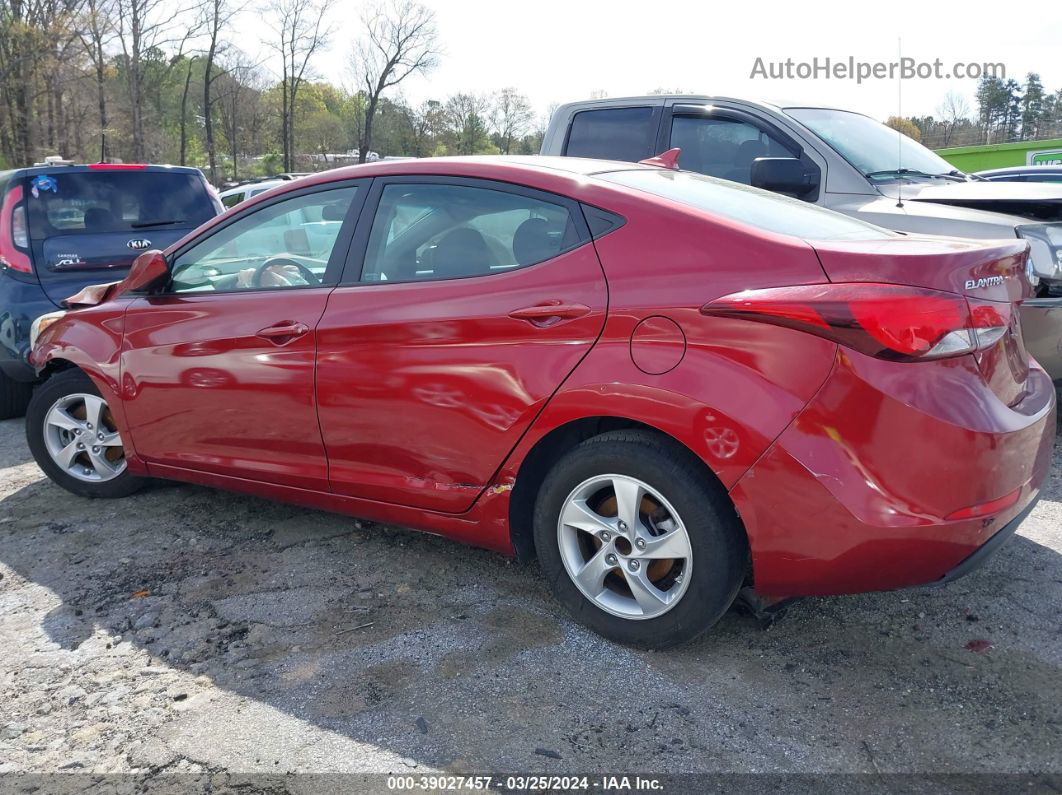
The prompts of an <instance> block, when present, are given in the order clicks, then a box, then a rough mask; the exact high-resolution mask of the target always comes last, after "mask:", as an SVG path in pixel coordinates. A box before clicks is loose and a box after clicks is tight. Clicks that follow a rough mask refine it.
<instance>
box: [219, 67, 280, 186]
mask: <svg viewBox="0 0 1062 795" xmlns="http://www.w3.org/2000/svg"><path fill="white" fill-rule="evenodd" d="M230 57H231V59H232V60H231V61H230V62H229V63H228V64H227V65H226V67H225V70H224V74H223V76H222V77H221V79H220V84H219V87H218V111H219V113H218V115H219V116H220V121H221V128H222V130H223V131H224V133H225V138H226V139H227V140H228V142H229V156H230V157H231V158H232V178H233V179H239V158H240V146H241V142H243V143H246V144H247V145H248V146H250V147H252V148H254V147H257V145H258V140H257V138H258V131H259V128H260V126H261V119H262V103H261V101H260V99H261V95H262V93H263V92H264V91H265V88H266V85H267V82H268V81H267V80H266V79H265V77H264V76H263V75H262V74H261V71H260V70H259V68H258V65H257V64H254V63H252V62H251V61H250V60H249V59H248V58H247V57H246V56H244V55H243V54H242V53H235V54H234V55H232V56H230Z"/></svg>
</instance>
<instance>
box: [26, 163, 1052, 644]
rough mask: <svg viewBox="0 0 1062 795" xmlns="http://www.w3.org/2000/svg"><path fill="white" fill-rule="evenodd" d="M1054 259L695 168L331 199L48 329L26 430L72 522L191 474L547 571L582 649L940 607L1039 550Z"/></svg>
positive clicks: (161, 258)
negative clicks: (822, 611)
mask: <svg viewBox="0 0 1062 795" xmlns="http://www.w3.org/2000/svg"><path fill="white" fill-rule="evenodd" d="M318 219H322V220H318ZM1027 258H1028V243H1027V242H1026V241H1024V240H1018V239H1011V240H1009V241H995V242H981V241H969V240H966V241H963V240H954V239H946V238H926V239H918V238H915V237H912V236H904V235H899V234H896V233H894V232H890V231H886V230H884V229H881V228H879V227H876V226H873V225H871V224H867V223H865V222H863V221H860V220H857V219H855V218H850V217H847V216H844V215H841V214H839V213H835V212H832V211H829V210H824V209H821V208H819V207H815V206H814V205H811V204H808V203H805V202H801V201H797V200H794V199H789V198H786V197H783V196H779V195H777V194H773V193H768V192H766V191H760V190H756V189H754V188H750V187H747V186H742V185H737V184H735V183H733V182H727V181H724V180H717V179H712V178H709V177H704V176H701V175H698V174H692V173H688V172H678V171H674V170H670V169H666V168H654V167H647V166H640V165H630V164H626V163H616V162H606V161H594V160H577V159H571V158H527V159H524V160H521V159H519V158H469V159H430V160H415V161H402V162H380V163H377V164H373V165H366V166H355V167H350V168H345V169H337V170H334V171H329V172H325V173H322V174H318V175H316V176H314V177H307V178H306V179H303V180H300V181H298V182H295V183H292V184H290V185H286V186H284V187H282V188H277V189H274V190H273V191H270V192H269V193H267V194H263V195H261V196H258V197H256V198H254V199H250V200H249V201H247V202H244V203H243V204H241V205H239V206H238V207H236V208H234V209H233V210H232V211H230V212H229V213H226V214H225V215H223V216H221V217H220V218H216V219H214V220H213V221H211V222H210V223H208V224H206V225H205V226H203V227H201V228H200V229H198V230H197V231H196V232H194V233H193V234H191V235H189V236H188V237H186V238H184V239H183V240H181V241H179V242H178V243H175V244H174V245H172V246H170V247H169V248H168V249H167V250H166V251H165V252H164V253H163V252H151V253H146V254H144V255H143V256H142V257H141V258H140V259H138V260H137V263H136V264H135V265H134V268H133V270H132V271H131V272H130V274H129V276H128V277H127V278H126V279H125V280H124V281H123V282H121V283H116V284H110V285H100V286H97V287H94V288H88V289H86V290H85V291H83V293H82V294H81V295H79V296H76V297H74V298H72V299H71V301H70V305H71V306H70V310H69V311H67V312H66V313H65V314H64V313H57V314H56V315H54V316H52V317H50V318H49V319H48V322H47V323H41V324H39V326H38V328H39V329H40V331H39V332H38V333H39V337H38V339H37V341H36V346H35V348H34V352H33V355H32V359H33V363H34V364H35V366H37V367H38V368H40V369H41V371H42V373H43V374H45V375H47V376H48V380H47V381H46V382H45V383H44V384H43V385H42V386H41V387H39V388H38V389H37V391H36V393H35V395H34V398H33V402H32V403H31V405H30V408H29V412H28V414H27V419H26V423H27V424H26V430H27V436H28V439H29V445H30V449H31V450H32V452H33V455H34V457H35V459H36V460H37V462H38V463H39V464H40V466H41V468H42V469H43V470H44V471H45V472H46V473H47V475H48V476H49V477H50V478H52V479H53V480H54V481H55V482H56V483H58V484H59V485H60V486H62V487H64V488H66V489H67V490H69V491H71V492H73V493H74V494H79V495H83V496H88V497H120V496H124V495H127V494H131V493H132V492H134V491H136V490H137V489H138V488H140V487H141V486H142V485H143V484H144V482H145V479H146V478H169V479H174V480H181V481H188V482H192V483H200V484H205V485H209V486H213V487H219V488H227V489H233V490H237V491H244V492H249V493H252V494H257V495H260V496H264V497H269V498H272V499H282V500H290V501H292V502H298V503H301V504H304V505H311V506H315V507H318V508H322V509H326V510H332V511H338V512H342V513H348V514H351V515H354V516H360V517H365V518H369V519H373V520H377V521H383V522H389V523H397V524H400V525H404V526H409V527H419V528H423V529H426V530H429V531H431V532H435V533H439V534H441V535H445V536H449V537H451V538H455V539H458V540H462V541H466V542H469V543H473V544H477V545H480V546H483V547H487V548H490V549H494V550H498V551H500V552H504V553H509V554H516V555H519V556H521V557H528V556H530V555H532V554H537V556H538V559H539V560H540V561H541V564H542V567H543V570H544V573H545V575H546V578H547V580H548V581H549V582H550V584H551V586H552V587H553V589H554V592H555V593H556V595H557V598H558V599H559V600H560V601H561V602H562V603H563V604H564V605H565V606H567V607H568V608H569V609H570V610H571V611H572V613H573V614H574V615H575V616H576V617H577V619H578V620H579V621H582V622H584V623H585V624H587V625H588V626H590V627H592V628H594V629H595V630H597V631H598V632H600V633H602V634H603V635H605V636H607V637H609V638H612V639H615V640H618V641H621V642H625V643H634V644H639V645H645V646H666V645H668V644H672V643H677V642H681V641H684V640H688V639H690V638H692V637H694V636H696V635H698V634H699V633H701V632H703V631H704V630H706V629H707V628H708V627H710V626H711V625H712V624H713V623H715V621H716V620H717V619H718V618H719V617H720V616H721V615H722V614H723V612H724V611H725V610H726V609H727V608H728V607H729V605H730V604H731V602H732V601H733V600H734V597H735V594H736V593H737V592H738V589H739V588H741V587H742V586H743V585H749V586H753V587H754V588H755V589H756V592H758V593H759V594H761V595H762V597H763V599H781V598H783V597H791V596H798V595H812V594H836V593H850V592H855V591H867V590H876V589H890V588H899V587H904V586H910V585H915V584H919V583H928V582H939V581H941V580H947V579H949V578H953V577H955V576H958V575H960V574H962V573H964V572H966V571H968V570H969V569H970V568H972V567H973V566H975V565H976V564H978V563H980V562H981V561H982V560H983V559H984V558H985V556H987V555H988V554H990V553H991V552H992V550H994V549H995V548H997V547H998V545H999V544H1000V543H1002V542H1003V541H1004V540H1005V539H1006V538H1007V537H1008V536H1009V535H1010V534H1011V533H1012V532H1013V531H1014V529H1015V528H1016V527H1017V525H1018V523H1019V522H1021V521H1022V519H1023V517H1024V516H1025V515H1026V514H1027V513H1028V512H1029V510H1030V509H1031V507H1032V505H1033V503H1034V501H1035V500H1036V498H1037V496H1038V495H1039V493H1040V489H1041V486H1042V484H1043V482H1044V478H1045V476H1046V473H1047V470H1048V466H1049V462H1050V457H1051V449H1052V444H1053V441H1054V435H1055V392H1054V389H1053V387H1052V384H1051V381H1050V379H1049V378H1048V377H1047V375H1046V374H1045V373H1044V371H1043V369H1042V368H1041V367H1040V366H1038V365H1037V364H1036V363H1035V362H1034V361H1032V360H1031V359H1030V358H1029V357H1028V356H1027V355H1026V353H1025V349H1024V347H1023V343H1022V339H1021V334H1020V333H1019V330H1018V324H1017V314H1016V312H1017V310H1016V302H1018V301H1019V300H1021V299H1022V298H1023V297H1025V296H1027V295H1028V293H1029V291H1030V286H1029V282H1028V280H1027V278H1026V276H1025V268H1026V262H1027Z"/></svg>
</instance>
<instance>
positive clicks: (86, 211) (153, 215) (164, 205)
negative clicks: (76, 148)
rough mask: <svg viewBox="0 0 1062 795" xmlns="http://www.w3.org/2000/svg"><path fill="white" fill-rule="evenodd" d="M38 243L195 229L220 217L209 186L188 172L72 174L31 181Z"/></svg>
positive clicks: (30, 207) (29, 194)
mask: <svg viewBox="0 0 1062 795" xmlns="http://www.w3.org/2000/svg"><path fill="white" fill-rule="evenodd" d="M25 193H26V195H27V197H28V198H27V201H26V205H27V208H28V214H29V230H30V236H31V237H32V239H33V240H47V239H51V238H56V237H63V236H67V235H86V234H104V233H123V234H132V233H136V232H140V231H145V230H149V229H152V228H158V227H168V226H173V227H183V228H188V227H195V226H199V224H201V223H203V222H204V221H206V220H208V219H210V218H212V217H213V216H214V215H215V209H214V203H213V202H212V201H211V200H210V195H209V194H208V193H207V190H206V187H205V185H204V183H203V180H202V179H201V178H200V177H198V176H197V175H195V174H190V173H187V172H160V171H136V170H129V171H124V170H115V171H108V170H105V169H101V170H99V171H71V172H61V171H60V172H56V173H54V174H45V175H39V176H36V177H27V178H26V186H25Z"/></svg>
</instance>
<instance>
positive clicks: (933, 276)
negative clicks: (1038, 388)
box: [809, 237, 1033, 405]
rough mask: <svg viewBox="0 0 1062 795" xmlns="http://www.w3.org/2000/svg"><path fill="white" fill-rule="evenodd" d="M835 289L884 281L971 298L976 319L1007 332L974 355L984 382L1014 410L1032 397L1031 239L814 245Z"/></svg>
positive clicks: (902, 239)
mask: <svg viewBox="0 0 1062 795" xmlns="http://www.w3.org/2000/svg"><path fill="white" fill-rule="evenodd" d="M809 242H811V245H812V246H813V247H814V248H815V251H816V253H817V254H818V256H819V261H820V262H821V263H822V267H823V270H825V272H826V275H827V277H828V278H829V279H830V281H831V282H838V283H844V282H885V283H889V284H903V285H911V286H915V287H924V288H928V289H932V290H940V291H943V292H948V293H955V294H957V295H962V296H965V298H966V301H967V304H968V306H969V308H970V312H971V314H973V315H975V316H977V315H978V314H985V313H987V314H990V315H991V316H993V317H998V318H1000V319H1001V322H1002V323H1005V325H1006V330H1005V331H1003V332H1002V333H1001V335H1000V336H999V339H998V340H997V341H995V342H994V343H993V344H992V345H990V346H989V347H986V348H984V349H983V350H979V351H978V352H976V353H974V354H971V355H972V356H973V357H974V358H975V359H976V361H977V365H978V367H979V368H980V370H981V374H982V376H983V377H984V379H985V382H986V383H987V384H988V385H989V386H990V387H991V389H992V391H993V392H994V393H995V394H996V395H997V396H998V397H999V398H1000V400H1002V401H1003V402H1004V403H1006V404H1007V405H1014V404H1015V403H1017V402H1018V401H1020V400H1021V399H1022V397H1023V396H1024V395H1025V384H1026V381H1027V380H1028V377H1029V354H1028V352H1027V351H1026V349H1025V343H1024V340H1023V338H1022V331H1021V321H1020V314H1019V311H1018V307H1019V304H1020V303H1021V302H1022V301H1024V300H1025V299H1026V298H1030V297H1032V294H1033V288H1032V284H1031V282H1030V281H1029V276H1028V271H1027V265H1028V257H1029V247H1028V244H1027V243H1026V242H1025V241H1024V240H986V241H975V240H958V239H952V238H943V237H942V238H909V237H897V238H888V239H883V240H859V241H809Z"/></svg>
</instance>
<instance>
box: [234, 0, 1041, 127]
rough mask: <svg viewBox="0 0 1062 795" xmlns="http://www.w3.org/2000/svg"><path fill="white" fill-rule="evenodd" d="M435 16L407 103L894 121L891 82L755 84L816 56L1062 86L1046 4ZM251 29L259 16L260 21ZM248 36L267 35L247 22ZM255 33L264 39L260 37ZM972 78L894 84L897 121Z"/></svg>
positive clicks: (343, 36)
mask: <svg viewBox="0 0 1062 795" xmlns="http://www.w3.org/2000/svg"><path fill="white" fill-rule="evenodd" d="M337 3H338V5H337V11H336V13H335V15H334V16H335V19H336V23H335V25H336V27H335V32H334V34H333V36H332V42H331V45H330V47H329V49H328V51H327V52H326V53H324V54H322V56H321V57H320V58H319V59H318V60H317V61H316V66H317V68H316V71H317V73H318V75H320V76H326V77H327V78H328V79H330V80H331V81H333V82H343V83H345V84H347V85H348V86H350V85H351V80H350V77H349V75H348V74H347V72H348V71H349V70H348V66H347V60H348V57H349V56H348V53H349V51H350V45H351V42H353V41H354V40H355V39H356V37H357V33H358V31H357V23H356V18H357V14H358V12H359V9H360V8H361V3H360V2H358V0H337ZM424 3H425V5H427V6H429V7H431V8H433V9H435V11H436V15H437V20H438V27H439V33H440V39H441V41H442V43H443V46H444V49H445V53H444V55H443V58H442V60H441V63H440V66H439V68H437V69H436V70H435V71H434V72H433V73H431V74H430V75H429V76H428V77H424V78H413V79H410V80H409V81H408V82H407V83H405V84H403V87H402V93H403V94H404V96H405V97H406V98H407V100H410V101H414V102H419V101H421V100H424V99H432V98H434V99H445V98H446V96H448V95H449V94H452V93H455V92H457V91H470V92H489V91H493V90H496V89H499V88H502V87H505V86H514V87H516V88H517V89H519V90H520V91H522V92H523V93H525V94H527V95H528V96H529V97H530V98H531V100H532V102H533V104H534V106H535V109H536V111H537V112H539V113H543V114H544V113H545V111H546V109H547V108H548V106H549V105H550V104H551V103H554V102H567V101H571V100H577V99H585V98H587V97H588V96H589V95H590V93H591V92H593V91H604V92H607V94H608V95H609V96H613V97H615V96H625V95H631V94H642V93H645V92H647V91H649V90H650V89H653V88H656V87H667V88H681V89H684V90H686V91H691V92H696V93H704V94H715V95H730V96H739V97H750V98H758V99H766V100H774V101H778V100H784V101H787V102H788V101H792V102H799V103H808V102H811V103H823V104H830V105H834V106H838V107H843V108H848V109H852V110H859V111H862V112H864V113H868V114H870V115H872V116H875V117H877V118H881V119H884V118H885V117H887V116H890V115H893V114H894V113H896V109H897V81H895V80H887V79H885V80H870V81H868V82H864V83H863V84H862V85H859V84H857V83H856V82H855V81H854V80H836V79H830V80H826V79H818V80H814V79H813V80H799V79H793V80H763V79H751V78H750V73H751V71H752V68H753V65H754V63H755V60H756V58H757V57H762V58H763V59H764V61H766V62H770V61H784V60H786V59H787V58H792V59H794V61H798V62H799V61H811V59H813V58H814V57H816V56H817V57H818V58H820V59H824V58H826V57H830V58H832V59H834V60H835V61H836V60H847V59H848V58H849V57H850V56H851V57H854V58H855V59H856V60H857V61H868V62H877V61H884V62H888V61H894V60H896V59H897V38H898V37H902V50H903V54H904V55H905V56H909V57H911V58H914V59H915V60H918V61H933V60H934V59H936V58H940V59H941V60H942V61H943V62H944V64H945V70H950V69H951V66H952V64H953V63H956V62H963V63H968V62H977V63H981V62H986V61H987V62H993V63H995V62H1001V63H1003V64H1004V65H1005V67H1006V70H1007V76H1008V77H1014V78H1016V79H1018V80H1019V81H1022V82H1024V79H1025V74H1026V72H1029V71H1036V72H1039V73H1040V76H1041V79H1042V80H1043V82H1044V84H1045V87H1046V88H1047V89H1048V90H1057V89H1058V88H1062V57H1060V52H1062V45H1060V42H1062V12H1059V11H1057V10H1056V11H1051V10H1050V9H1051V8H1053V7H1054V6H1053V5H1051V4H1048V5H1041V6H1039V11H1038V12H1033V11H1032V10H1031V9H1030V10H1029V12H1028V13H1026V12H1023V11H1022V10H1021V7H1020V5H1019V4H1011V5H1005V4H1001V3H999V2H994V3H991V4H989V3H981V2H965V3H947V4H944V3H939V4H938V3H931V2H927V1H926V0H922V1H921V2H907V0H901V1H899V2H897V1H896V0H892V1H890V2H885V3H881V2H877V3H863V4H858V3H853V2H812V0H807V1H806V2H799V1H795V2H773V0H755V2H741V1H740V0H738V1H737V2H734V1H733V0H730V1H729V2H704V0H701V1H700V2H658V3H647V2H644V0H643V2H627V1H626V0H611V1H610V2H598V1H597V0H526V1H525V2H516V3H506V2H504V1H501V2H499V0H494V1H493V2H481V1H480V0H424ZM258 19H260V17H258ZM252 24H254V25H255V26H262V25H263V23H262V22H260V21H258V22H253V23H252ZM262 35H269V31H268V29H267V28H264V27H263V28H262ZM974 85H975V81H973V80H956V79H951V80H945V79H928V80H917V79H916V80H906V81H903V105H902V109H903V115H905V116H908V115H925V114H934V112H935V111H936V109H937V107H938V106H939V105H940V103H941V100H942V99H943V98H944V95H945V94H946V93H947V92H948V91H949V90H956V91H959V92H961V93H963V94H964V95H966V96H967V97H968V98H969V102H970V107H971V110H973V108H974V107H975V106H974V102H973V91H974Z"/></svg>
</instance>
